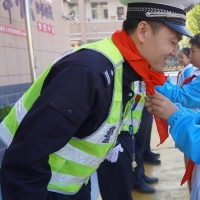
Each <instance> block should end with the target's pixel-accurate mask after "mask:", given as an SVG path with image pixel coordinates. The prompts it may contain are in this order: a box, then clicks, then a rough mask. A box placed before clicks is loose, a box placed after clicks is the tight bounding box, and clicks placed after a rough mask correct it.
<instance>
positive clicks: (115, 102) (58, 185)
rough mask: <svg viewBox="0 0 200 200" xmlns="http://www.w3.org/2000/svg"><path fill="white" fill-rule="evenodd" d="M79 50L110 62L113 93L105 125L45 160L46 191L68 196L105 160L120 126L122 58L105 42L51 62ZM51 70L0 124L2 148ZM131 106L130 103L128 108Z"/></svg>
mask: <svg viewBox="0 0 200 200" xmlns="http://www.w3.org/2000/svg"><path fill="white" fill-rule="evenodd" d="M83 48H87V49H91V50H94V51H97V52H99V53H101V54H103V55H104V56H106V57H107V58H108V59H109V60H110V61H111V62H112V64H113V67H114V91H113V98H112V103H111V108H110V112H109V115H108V117H107V119H106V120H105V122H104V123H103V124H102V125H101V126H100V127H99V128H98V129H97V130H96V131H95V132H94V133H92V134H91V135H90V136H88V137H86V138H82V139H78V138H75V137H72V138H71V139H70V141H69V142H68V143H67V144H66V145H65V146H64V147H63V148H62V149H60V150H59V151H57V152H54V153H53V154H51V155H50V156H49V165H50V167H51V171H52V176H51V179H50V182H49V184H48V190H49V191H54V192H57V193H61V194H68V195H73V194H75V193H77V192H78V191H79V189H80V188H81V187H82V185H83V184H84V183H87V181H88V179H89V177H90V175H91V174H92V173H93V172H94V171H95V170H96V169H97V168H98V167H99V165H100V163H101V162H103V160H104V159H105V156H106V154H107V152H108V151H109V150H110V149H111V148H112V147H113V146H114V145H115V143H116V139H117V136H118V134H119V132H120V131H121V127H122V125H123V121H122V120H123V117H122V63H123V62H124V59H123V56H122V55H121V53H120V52H119V50H118V49H117V48H116V46H115V45H114V44H113V42H112V40H111V38H106V39H104V40H102V41H99V42H95V43H91V44H86V45H83V46H81V47H79V48H77V49H75V50H74V51H71V52H68V53H65V54H63V55H62V56H61V57H59V58H58V59H57V60H56V61H55V62H58V61H59V60H60V59H62V58H63V57H65V56H67V55H69V54H72V53H74V52H76V51H78V50H80V49H83ZM51 67H52V65H50V66H49V67H48V68H47V69H46V70H45V71H44V72H43V73H42V74H41V75H40V76H39V78H38V79H37V80H36V81H35V82H34V83H33V85H32V86H31V87H30V88H29V90H28V91H27V92H26V93H25V94H24V95H23V96H22V97H21V98H20V99H19V100H18V101H17V103H16V104H15V105H14V107H13V108H12V110H11V112H10V113H9V114H8V115H7V116H6V118H5V119H4V120H3V122H2V123H1V124H0V132H1V139H2V141H3V142H4V143H5V145H6V147H8V146H9V145H10V143H11V142H12V140H13V137H14V135H15V133H16V131H17V129H18V127H19V126H20V123H21V121H22V120H23V118H24V117H25V116H26V114H27V112H28V111H29V110H30V109H31V107H32V105H33V104H34V102H35V101H36V100H37V98H38V97H39V95H40V91H41V88H42V86H43V82H44V80H45V78H46V76H47V75H48V73H49V71H50V69H51ZM131 106H132V105H131V103H130V104H129V107H131ZM126 110H130V108H126ZM124 117H126V115H124Z"/></svg>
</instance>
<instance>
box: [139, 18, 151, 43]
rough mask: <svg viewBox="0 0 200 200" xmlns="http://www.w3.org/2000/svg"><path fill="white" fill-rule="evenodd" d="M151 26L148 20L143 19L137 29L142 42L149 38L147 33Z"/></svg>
mask: <svg viewBox="0 0 200 200" xmlns="http://www.w3.org/2000/svg"><path fill="white" fill-rule="evenodd" d="M149 31H150V26H149V24H148V23H147V22H146V21H141V22H140V23H139V24H138V26H137V30H136V34H137V38H138V41H139V42H140V43H142V44H143V43H144V42H145V40H146V39H147V34H149Z"/></svg>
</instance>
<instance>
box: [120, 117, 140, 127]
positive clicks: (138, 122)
mask: <svg viewBox="0 0 200 200" xmlns="http://www.w3.org/2000/svg"><path fill="white" fill-rule="evenodd" d="M123 123H124V125H130V124H132V120H131V118H129V119H126V120H124V122H123ZM133 126H137V127H139V126H140V120H136V119H133Z"/></svg>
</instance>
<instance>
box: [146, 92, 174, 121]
mask: <svg viewBox="0 0 200 200" xmlns="http://www.w3.org/2000/svg"><path fill="white" fill-rule="evenodd" d="M145 106H146V107H147V109H148V111H149V112H153V113H154V114H155V115H157V116H158V117H160V118H162V119H164V120H167V119H168V118H169V117H170V116H171V115H172V114H173V113H175V112H176V111H177V110H178V108H177V107H176V105H175V104H173V103H172V102H171V101H170V100H169V99H167V98H166V97H164V96H163V95H161V94H160V93H158V92H156V93H155V94H153V95H152V96H151V97H146V98H145Z"/></svg>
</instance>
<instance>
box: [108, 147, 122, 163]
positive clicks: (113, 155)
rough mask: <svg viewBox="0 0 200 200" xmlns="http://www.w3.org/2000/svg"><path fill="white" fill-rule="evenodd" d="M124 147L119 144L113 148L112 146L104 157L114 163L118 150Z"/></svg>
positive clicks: (120, 150)
mask: <svg viewBox="0 0 200 200" xmlns="http://www.w3.org/2000/svg"><path fill="white" fill-rule="evenodd" d="M123 151H124V149H123V148H122V146H121V144H118V145H117V146H115V147H114V148H112V149H111V150H110V151H109V152H108V153H107V155H106V159H107V160H108V161H110V162H111V163H114V162H116V161H117V158H118V155H119V152H123Z"/></svg>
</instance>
